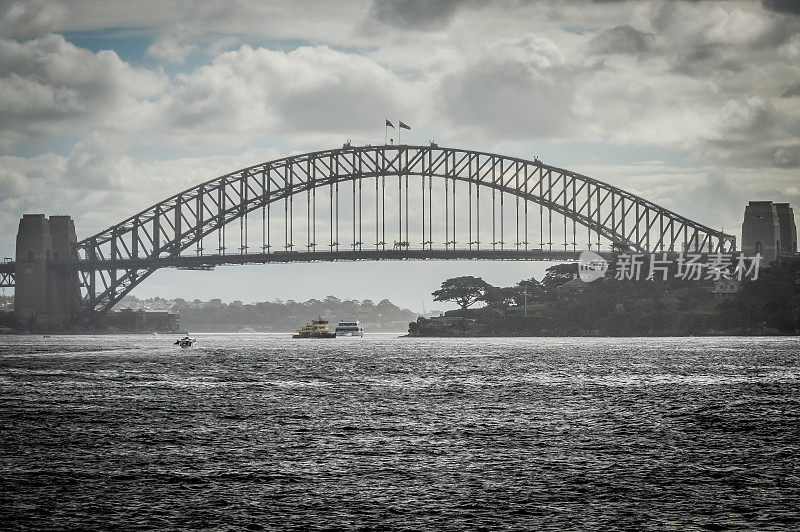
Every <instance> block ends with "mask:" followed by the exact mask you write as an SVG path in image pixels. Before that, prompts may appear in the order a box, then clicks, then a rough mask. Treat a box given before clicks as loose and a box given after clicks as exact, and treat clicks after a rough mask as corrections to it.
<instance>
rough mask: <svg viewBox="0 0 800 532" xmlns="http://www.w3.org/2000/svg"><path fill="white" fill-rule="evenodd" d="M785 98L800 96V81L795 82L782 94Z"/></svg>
mask: <svg viewBox="0 0 800 532" xmlns="http://www.w3.org/2000/svg"><path fill="white" fill-rule="evenodd" d="M782 96H783V97H784V98H792V97H793V96H800V82H798V83H795V84H794V85H792V86H791V87H789V88H788V89H786V92H784V93H783V94H782Z"/></svg>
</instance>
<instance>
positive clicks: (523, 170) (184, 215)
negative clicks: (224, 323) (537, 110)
mask: <svg viewBox="0 0 800 532" xmlns="http://www.w3.org/2000/svg"><path fill="white" fill-rule="evenodd" d="M381 176H429V177H436V178H443V179H445V181H446V182H447V181H448V180H452V181H453V183H455V182H456V181H462V182H468V183H470V184H471V185H476V186H477V187H486V188H489V189H492V190H493V191H495V192H500V193H503V194H511V195H513V196H515V197H517V198H520V199H522V200H527V201H531V202H534V203H538V204H540V205H541V206H542V208H544V209H547V210H548V211H549V212H550V213H552V212H555V213H558V214H559V215H561V216H563V217H565V219H571V220H574V221H575V222H577V223H578V224H580V225H582V226H584V227H587V228H589V229H590V230H591V231H594V232H595V233H596V234H597V235H598V238H599V236H600V235H602V236H603V237H604V238H606V239H608V240H609V241H611V242H612V243H613V245H615V246H617V247H618V248H621V249H627V250H631V251H636V252H642V253H650V252H657V251H674V250H675V247H676V245H677V244H678V243H679V242H681V243H682V247H683V249H689V250H695V251H707V252H718V251H719V252H732V251H734V250H735V249H736V240H735V237H733V236H732V235H728V234H725V233H723V232H721V231H717V230H715V229H713V228H711V227H708V226H705V225H702V224H700V223H697V222H694V221H692V220H689V219H688V218H685V217H683V216H680V215H679V214H677V213H674V212H672V211H670V210H668V209H665V208H663V207H660V206H658V205H656V204H654V203H652V202H649V201H647V200H645V199H643V198H641V197H639V196H636V195H634V194H631V193H629V192H626V191H624V190H622V189H620V188H617V187H614V186H612V185H609V184H607V183H604V182H602V181H599V180H597V179H593V178H591V177H587V176H584V175H581V174H578V173H575V172H571V171H569V170H566V169H563V168H557V167H553V166H550V165H547V164H544V163H543V162H541V161H539V160H534V161H529V160H525V159H520V158H515V157H507V156H503V155H498V154H492V153H484V152H477V151H472V150H461V149H453V148H442V147H439V146H436V145H430V146H403V145H400V146H365V147H350V146H345V147H342V148H338V149H333V150H325V151H319V152H312V153H306V154H302V155H295V156H291V157H286V158H283V159H278V160H275V161H270V162H267V163H263V164H259V165H255V166H251V167H248V168H244V169H241V170H238V171H236V172H232V173H230V174H226V175H223V176H220V177H217V178H215V179H212V180H210V181H207V182H205V183H202V184H200V185H197V186H195V187H193V188H190V189H188V190H185V191H183V192H180V193H178V194H176V195H174V196H172V197H170V198H167V199H166V200H164V201H162V202H160V203H157V204H156V205H153V206H152V207H150V208H148V209H145V210H144V211H142V212H140V213H138V214H136V215H134V216H132V217H130V218H128V219H127V220H125V221H123V222H121V223H119V224H117V225H115V226H113V227H110V228H108V229H106V230H105V231H102V232H100V233H98V234H96V235H94V236H91V237H89V238H87V239H85V240H82V241H81V242H79V243H78V245H77V248H78V252H79V253H80V255H81V259H82V260H87V261H89V262H92V263H96V264H98V265H100V264H103V263H106V264H109V263H110V262H111V261H125V260H137V259H151V260H156V261H157V260H158V259H161V258H167V257H177V256H179V254H180V253H181V251H183V250H186V249H187V248H189V247H190V246H192V245H193V244H195V243H197V242H198V241H202V239H203V238H204V237H205V236H207V235H209V234H211V233H213V232H214V231H217V230H224V227H225V226H226V225H227V224H229V223H231V222H233V221H235V220H237V219H241V218H242V217H244V216H245V215H246V214H247V213H249V212H252V211H254V210H256V209H259V208H261V207H263V206H265V205H269V204H273V203H275V202H278V201H280V200H286V199H287V198H289V197H290V196H293V195H296V194H299V193H301V192H304V191H310V190H312V189H316V188H319V187H322V186H326V185H331V184H335V183H339V182H344V181H355V180H361V179H369V178H375V177H381ZM454 194H455V192H454ZM501 198H502V194H501ZM501 201H502V200H501ZM470 214H471V213H470ZM501 215H502V214H501ZM287 216H288V215H287ZM454 217H455V213H453V218H454ZM289 223H291V222H289ZM501 227H502V226H501ZM656 228H657V230H656ZM287 231H289V229H287ZM654 231H655V232H654ZM565 236H566V235H565ZM651 236H654V237H655V242H653V241H652V239H651ZM453 240H455V239H453ZM501 244H502V243H501ZM453 246H455V243H453ZM220 248H221V249H220V251H221V250H222V245H221V246H220ZM155 269H156V267H148V268H145V269H130V270H124V271H123V272H122V273H121V274H120V275H118V272H117V269H116V268H110V267H105V268H104V267H102V266H99V267H98V268H97V270H91V271H88V272H86V271H84V272H82V274H81V275H82V281H83V285H84V287H85V288H87V291H88V294H87V296H86V298H85V300H84V307H85V310H86V311H87V312H89V313H91V312H93V311H95V310H97V311H100V312H105V311H107V310H109V309H110V308H111V307H112V306H113V305H114V304H115V303H116V302H117V301H119V299H121V298H122V297H123V296H124V295H125V294H127V293H128V292H129V291H130V290H131V289H132V288H133V287H134V286H136V285H137V284H139V283H140V282H141V281H142V280H143V279H144V278H146V277H147V276H149V275H150V274H151V273H152V272H153V271H154V270H155ZM98 281H99V282H98ZM98 287H99V288H100V290H101V291H100V293H99V294H98V293H97V289H98Z"/></svg>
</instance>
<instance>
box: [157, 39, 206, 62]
mask: <svg viewBox="0 0 800 532" xmlns="http://www.w3.org/2000/svg"><path fill="white" fill-rule="evenodd" d="M197 49H198V48H197V46H196V45H194V44H188V43H182V42H180V41H179V40H178V38H177V37H175V36H173V35H165V36H163V37H161V38H159V39H158V40H157V41H155V42H154V43H153V44H151V45H150V46H149V47H148V48H147V50H146V51H145V55H146V56H148V57H152V58H153V59H155V60H157V61H160V62H162V63H173V64H183V63H185V62H186V58H187V57H188V56H189V54H191V53H193V52H195V51H196V50H197Z"/></svg>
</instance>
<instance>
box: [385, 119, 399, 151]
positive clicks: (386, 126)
mask: <svg viewBox="0 0 800 532" xmlns="http://www.w3.org/2000/svg"><path fill="white" fill-rule="evenodd" d="M389 128H392V129H394V124H392V123H391V122H390V121H389V119H388V118H387V119H386V124H385V125H384V126H383V144H384V146H385V145H386V144H388V143H389ZM397 139H398V142H397V143H398V144H400V137H398V138H397Z"/></svg>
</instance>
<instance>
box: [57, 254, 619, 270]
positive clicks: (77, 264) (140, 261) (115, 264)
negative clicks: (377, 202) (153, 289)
mask: <svg viewBox="0 0 800 532" xmlns="http://www.w3.org/2000/svg"><path fill="white" fill-rule="evenodd" d="M580 254H581V252H580V251H548V250H540V249H533V250H527V251H526V250H516V249H503V250H501V249H495V250H492V249H481V250H477V249H456V250H446V249H424V250H423V249H406V250H399V249H391V250H389V249H387V250H374V249H372V250H366V249H362V250H355V251H353V250H348V251H273V252H271V253H245V254H230V255H228V254H226V255H216V254H214V255H199V256H166V257H159V258H137V259H117V260H80V261H74V262H63V263H53V264H51V265H50V267H51V268H55V269H71V270H83V271H91V270H96V269H98V268H115V269H118V270H147V269H151V268H182V269H205V268H209V267H214V266H223V265H227V264H271V263H288V262H336V261H340V262H355V261H379V260H505V261H577V260H578V257H579V256H580ZM601 255H603V256H604V257H606V258H609V257H611V253H601Z"/></svg>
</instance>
